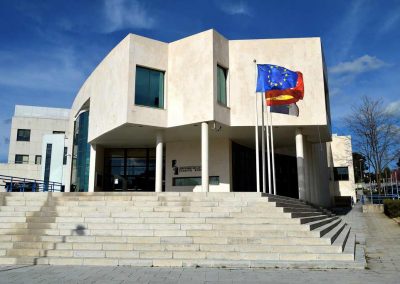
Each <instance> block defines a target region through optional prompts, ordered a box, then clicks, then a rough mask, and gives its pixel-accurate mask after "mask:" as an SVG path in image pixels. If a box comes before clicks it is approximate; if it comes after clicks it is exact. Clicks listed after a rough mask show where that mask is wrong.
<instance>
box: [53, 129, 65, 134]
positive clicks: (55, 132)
mask: <svg viewBox="0 0 400 284" xmlns="http://www.w3.org/2000/svg"><path fill="white" fill-rule="evenodd" d="M53 134H65V131H58V130H54V131H53Z"/></svg>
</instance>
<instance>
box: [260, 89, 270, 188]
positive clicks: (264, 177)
mask: <svg viewBox="0 0 400 284" xmlns="http://www.w3.org/2000/svg"><path fill="white" fill-rule="evenodd" d="M264 105H265V99H264V98H263V93H261V124H262V132H261V157H262V182H263V184H262V188H263V192H264V193H267V189H266V185H267V183H266V176H265V134H264V133H267V134H266V135H267V147H268V145H269V142H268V126H267V129H265V126H264V109H265V106H264ZM265 130H267V131H266V132H265ZM268 149H269V148H268ZM268 153H269V152H268ZM268 175H269V154H268ZM270 189H271V188H268V191H270ZM269 193H271V192H269Z"/></svg>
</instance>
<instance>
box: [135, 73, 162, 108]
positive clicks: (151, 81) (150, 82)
mask: <svg viewBox="0 0 400 284" xmlns="http://www.w3.org/2000/svg"><path fill="white" fill-rule="evenodd" d="M135 82H136V83H135V104H136V105H142V106H149V107H157V108H163V107H164V72H161V71H157V70H152V69H148V68H144V67H140V66H137V67H136V80H135Z"/></svg>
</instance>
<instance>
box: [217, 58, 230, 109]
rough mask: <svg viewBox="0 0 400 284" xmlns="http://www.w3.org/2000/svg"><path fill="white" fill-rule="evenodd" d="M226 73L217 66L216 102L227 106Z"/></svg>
mask: <svg viewBox="0 0 400 284" xmlns="http://www.w3.org/2000/svg"><path fill="white" fill-rule="evenodd" d="M227 73H228V71H227V70H226V69H224V68H222V67H221V66H217V98H218V102H219V103H220V104H222V105H224V106H226V105H227V99H226V77H227Z"/></svg>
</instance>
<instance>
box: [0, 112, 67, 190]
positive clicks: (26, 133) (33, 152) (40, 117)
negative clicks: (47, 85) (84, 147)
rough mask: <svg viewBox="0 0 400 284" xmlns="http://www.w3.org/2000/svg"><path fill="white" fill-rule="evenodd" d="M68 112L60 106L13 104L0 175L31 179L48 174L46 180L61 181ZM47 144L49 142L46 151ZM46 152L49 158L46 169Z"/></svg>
mask: <svg viewBox="0 0 400 284" xmlns="http://www.w3.org/2000/svg"><path fill="white" fill-rule="evenodd" d="M69 113H70V110H69V109H64V108H49V107H37V106H23V105H16V106H15V111H14V116H13V117H12V123H11V132H10V145H9V152H8V161H7V163H5V164H0V175H6V176H13V177H21V178H29V179H35V180H46V179H47V178H48V181H51V182H60V183H61V182H62V183H63V184H64V181H63V180H64V179H65V176H64V175H63V173H65V165H66V161H67V160H66V159H67V158H68V156H67V151H68V149H67V147H66V144H67V143H66V141H67V139H68V122H69ZM48 145H51V146H49V148H51V151H50V152H49V151H48V150H47V146H48ZM46 151H47V152H46ZM46 156H48V158H49V160H48V161H47V169H46ZM47 175H48V176H47Z"/></svg>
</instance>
